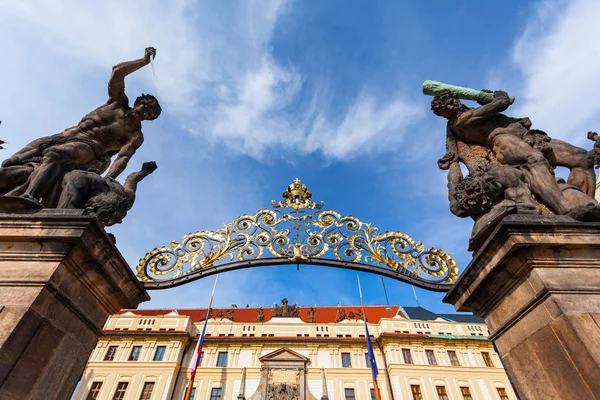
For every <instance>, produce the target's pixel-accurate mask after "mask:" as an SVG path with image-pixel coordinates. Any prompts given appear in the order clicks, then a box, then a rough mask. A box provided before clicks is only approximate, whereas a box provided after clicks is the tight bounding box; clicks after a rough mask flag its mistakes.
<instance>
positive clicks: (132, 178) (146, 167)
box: [123, 161, 158, 211]
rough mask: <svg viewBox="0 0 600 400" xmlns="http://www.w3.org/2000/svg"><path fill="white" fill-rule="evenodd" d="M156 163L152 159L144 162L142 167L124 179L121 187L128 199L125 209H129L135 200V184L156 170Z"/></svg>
mask: <svg viewBox="0 0 600 400" xmlns="http://www.w3.org/2000/svg"><path fill="white" fill-rule="evenodd" d="M156 168H158V167H157V166H156V163H155V162H154V161H149V162H145V163H144V164H143V165H142V169H141V170H140V171H138V172H134V173H132V174H129V176H128V177H127V179H126V180H125V184H123V189H125V194H126V195H127V198H128V199H129V206H128V208H127V210H128V211H129V210H130V209H131V207H132V206H133V203H134V202H135V192H136V191H137V185H138V183H140V182H141V181H142V180H143V179H144V178H145V177H147V176H148V175H150V174H151V173H153V172H154V171H156Z"/></svg>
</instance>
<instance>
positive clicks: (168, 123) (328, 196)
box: [0, 0, 600, 312]
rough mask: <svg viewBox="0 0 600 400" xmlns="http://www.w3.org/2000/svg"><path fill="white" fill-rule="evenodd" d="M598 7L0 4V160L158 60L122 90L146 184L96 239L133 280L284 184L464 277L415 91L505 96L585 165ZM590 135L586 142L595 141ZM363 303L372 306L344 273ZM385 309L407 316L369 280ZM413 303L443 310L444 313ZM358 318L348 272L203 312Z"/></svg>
mask: <svg viewBox="0 0 600 400" xmlns="http://www.w3.org/2000/svg"><path fill="white" fill-rule="evenodd" d="M599 17H600V3H599V2H597V1H593V0H587V1H584V0H574V1H522V0H520V1H517V0H511V1H502V2H472V1H471V2H469V1H466V0H463V1H454V2H448V1H441V0H439V1H430V2H422V1H403V2H397V1H396V2H395V1H378V2H367V1H347V0H346V1H341V0H340V1H320V2H316V1H283V0H281V1H250V0H248V1H239V2H236V1H227V2H221V1H212V2H209V1H200V2H196V1H192V0H181V1H173V2H163V1H158V0H156V1H145V2H141V1H131V2H120V1H101V2H79V1H75V0H72V1H62V2H60V3H58V2H55V1H49V0H48V1H42V0H36V1H30V2H3V3H2V4H0V48H2V49H3V62H2V63H1V65H0V80H1V82H2V91H1V92H0V120H2V125H1V126H0V137H2V138H3V139H4V140H6V141H7V142H9V144H8V146H7V150H4V154H3V157H2V158H5V157H7V156H8V155H9V154H11V153H12V152H14V151H17V150H18V149H20V148H21V146H22V145H24V144H26V143H27V142H29V141H31V140H32V139H34V138H36V137H39V136H42V135H49V134H53V133H57V132H60V131H62V130H63V129H65V128H67V127H69V126H72V125H73V124H75V123H76V122H77V121H78V120H79V119H80V118H81V117H82V116H83V115H85V114H86V113H87V112H88V111H90V110H91V109H93V108H95V107H97V106H98V105H100V104H101V103H103V102H104V101H105V100H106V83H107V80H108V76H109V74H110V68H111V66H112V65H114V64H116V63H118V62H121V61H125V60H129V59H134V58H139V57H141V56H142V54H143V49H144V48H145V47H146V46H155V47H156V48H157V49H158V54H157V58H156V61H155V69H156V76H154V77H153V76H152V73H151V70H150V68H146V69H144V70H142V71H139V72H138V73H136V74H135V75H133V76H131V77H130V78H128V80H127V82H126V84H127V87H126V91H127V93H128V95H129V98H130V99H132V100H133V99H134V98H135V97H136V96H137V95H138V94H139V93H141V92H144V93H147V92H149V93H152V94H155V95H156V96H157V97H158V98H159V100H160V101H161V104H162V106H163V114H162V115H161V117H160V118H159V119H158V120H156V121H153V122H147V123H145V124H144V128H143V130H144V133H145V135H146V142H145V143H144V146H143V148H142V149H141V150H140V151H139V152H138V153H137V154H136V155H135V157H134V158H133V160H132V162H131V163H130V168H129V170H134V169H137V168H139V166H140V165H141V164H142V163H143V162H144V161H148V160H156V161H157V163H158V166H159V169H158V170H157V171H156V172H155V173H154V174H153V175H152V176H150V177H149V178H148V179H147V180H145V181H144V182H143V183H142V184H141V185H140V188H139V190H138V197H137V203H136V204H135V206H134V208H133V210H132V211H131V212H130V214H129V215H128V217H127V219H126V220H125V222H124V223H123V224H122V225H121V226H117V227H113V228H111V229H110V231H112V232H113V233H114V234H115V235H116V236H117V240H118V247H119V249H120V250H121V252H122V253H123V255H124V256H125V257H126V259H127V260H128V262H129V263H130V265H131V266H132V267H134V266H135V265H137V262H138V259H139V258H140V257H141V256H143V255H144V254H145V253H146V252H147V251H150V250H152V249H153V248H154V247H158V246H162V245H167V244H168V243H169V242H170V241H171V240H180V239H181V238H182V237H183V236H184V235H185V234H187V233H189V232H193V231H197V230H203V229H217V228H218V227H220V226H221V225H222V224H224V223H227V222H230V221H232V220H233V219H235V218H236V217H237V216H238V215H241V214H243V213H253V212H255V211H256V210H258V209H260V208H263V207H267V206H269V204H270V201H271V200H272V199H278V197H279V195H280V193H281V192H282V191H283V189H285V187H286V186H287V185H288V184H289V183H291V181H292V180H293V179H294V178H296V177H298V178H300V179H302V180H303V182H305V183H306V184H307V185H308V187H309V189H310V190H311V191H312V193H313V194H314V199H315V200H324V201H325V202H326V207H328V208H333V209H336V210H338V211H339V212H341V213H342V214H352V215H354V216H357V217H359V218H360V219H361V220H363V221H365V222H368V221H372V222H373V223H374V225H375V226H377V227H379V228H380V229H381V230H383V231H385V230H400V231H402V232H406V233H408V234H409V235H411V236H412V237H413V238H415V239H416V240H419V241H422V242H423V243H424V244H425V246H426V247H429V246H434V247H439V248H442V249H444V250H445V251H447V252H448V253H450V254H452V255H453V256H454V258H455V259H456V260H457V261H458V263H459V265H460V266H461V268H462V267H464V266H466V264H467V263H468V261H469V259H470V254H469V253H468V252H467V251H466V246H467V240H468V236H469V234H470V229H471V222H470V221H469V220H463V219H459V218H457V217H454V216H453V215H452V214H451V213H450V211H449V210H448V206H447V198H446V196H447V193H446V183H445V179H446V177H445V173H444V172H443V171H440V170H438V169H437V164H436V160H437V159H438V158H439V157H441V156H442V155H443V154H444V137H445V133H444V121H443V120H441V119H439V118H436V117H434V116H433V115H432V114H431V112H430V111H429V101H430V98H427V97H425V96H423V95H422V94H421V92H420V86H421V83H422V82H423V81H424V80H425V79H434V80H440V81H444V82H448V83H452V84H457V85H462V86H469V87H473V88H478V89H479V88H488V89H504V90H507V91H509V92H510V93H511V94H513V95H515V96H516V97H517V102H516V103H515V105H514V106H513V108H511V110H510V112H509V113H510V114H512V115H517V116H525V115H527V116H530V117H531V118H532V120H533V123H534V125H535V126H536V127H538V128H540V129H543V130H546V131H547V132H548V133H549V134H550V135H552V136H554V137H557V138H563V139H567V140H569V141H573V142H575V143H577V144H580V145H584V146H587V147H589V145H588V144H587V143H586V140H585V133H586V132H587V131H588V130H593V129H594V128H596V127H597V126H598V124H599V123H600V114H599V111H600V91H598V90H597V89H596V87H597V82H599V81H600V41H598V40H597V38H598V37H600V25H599V24H597V20H598V18H599ZM596 129H597V128H596ZM361 281H362V282H363V290H364V294H365V301H366V302H367V303H369V304H384V303H385V297H384V295H383V291H382V288H381V279H380V278H379V277H378V276H376V275H368V274H362V275H361ZM211 284H212V280H200V281H197V282H195V283H192V284H188V285H186V286H182V287H179V288H175V289H170V290H166V291H158V292H151V296H152V298H153V299H152V301H150V302H148V303H145V304H143V305H142V307H145V308H147V307H156V308H181V307H200V306H205V305H206V302H207V297H208V291H209V289H210V286H211ZM386 285H387V290H388V294H389V297H390V302H392V303H393V304H400V305H414V302H415V301H414V297H413V294H412V290H411V288H410V287H409V286H407V285H405V284H402V283H399V282H395V281H392V280H386ZM417 293H418V295H419V300H420V302H421V305H424V306H426V307H428V308H430V309H433V310H436V311H440V312H441V311H445V312H449V311H451V310H452V307H451V306H449V305H444V304H442V302H441V298H442V295H440V294H435V293H429V292H426V291H423V290H417ZM283 297H287V298H288V299H290V301H291V302H298V303H299V304H301V305H311V304H320V305H332V304H337V303H342V304H356V303H358V301H359V300H358V293H357V289H356V274H355V273H354V272H351V271H344V270H338V269H329V268H319V267H305V266H302V267H301V268H300V271H296V269H295V267H290V266H282V267H269V268H255V269H247V270H241V271H237V272H232V273H229V274H225V275H222V276H221V277H220V278H219V288H218V290H217V295H216V299H215V302H216V304H218V305H220V306H228V305H230V304H232V303H236V304H238V305H245V304H251V305H256V304H261V305H269V304H272V303H273V302H275V301H277V302H279V301H280V299H281V298H283Z"/></svg>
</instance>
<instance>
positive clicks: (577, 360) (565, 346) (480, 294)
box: [444, 215, 600, 400]
mask: <svg viewBox="0 0 600 400" xmlns="http://www.w3.org/2000/svg"><path fill="white" fill-rule="evenodd" d="M444 302H446V303H451V304H453V305H454V307H455V308H456V309H457V310H458V311H471V312H473V313H474V314H475V315H478V316H480V317H483V318H485V321H486V323H487V324H488V327H489V330H490V334H491V336H490V337H491V339H492V340H493V342H494V344H495V345H496V347H497V350H498V353H499V354H500V356H501V357H502V360H503V362H504V365H505V367H506V370H507V372H508V375H509V377H510V379H511V381H512V383H513V385H514V386H515V388H516V390H517V392H518V393H519V395H520V397H521V398H522V399H529V400H531V399H579V400H585V399H597V398H599V396H600V395H599V393H600V224H599V223H581V222H576V221H573V220H572V219H570V218H567V217H533V216H518V215H513V216H508V217H506V218H505V219H504V220H503V221H502V222H501V223H500V224H499V226H498V227H497V228H496V229H495V231H494V232H493V233H492V234H491V235H490V237H489V239H488V240H487V242H486V243H485V244H483V246H482V247H481V249H480V250H479V252H478V253H477V254H475V255H474V257H473V260H472V261H471V263H470V264H469V266H468V267H467V269H466V270H465V272H464V273H463V275H462V276H461V277H460V279H459V280H458V281H457V283H456V286H455V287H454V289H452V291H450V292H449V293H448V294H447V296H446V297H445V299H444Z"/></svg>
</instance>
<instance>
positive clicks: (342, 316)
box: [335, 308, 347, 322]
mask: <svg viewBox="0 0 600 400" xmlns="http://www.w3.org/2000/svg"><path fill="white" fill-rule="evenodd" d="M345 319H347V318H346V310H345V309H343V308H338V313H337V318H336V319H335V322H342V321H343V320H345Z"/></svg>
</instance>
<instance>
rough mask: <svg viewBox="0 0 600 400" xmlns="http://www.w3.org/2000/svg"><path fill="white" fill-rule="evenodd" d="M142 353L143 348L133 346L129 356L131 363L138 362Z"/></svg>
mask: <svg viewBox="0 0 600 400" xmlns="http://www.w3.org/2000/svg"><path fill="white" fill-rule="evenodd" d="M141 352H142V346H133V349H131V354H130V355H129V361H137V360H138V358H140V353H141Z"/></svg>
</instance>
